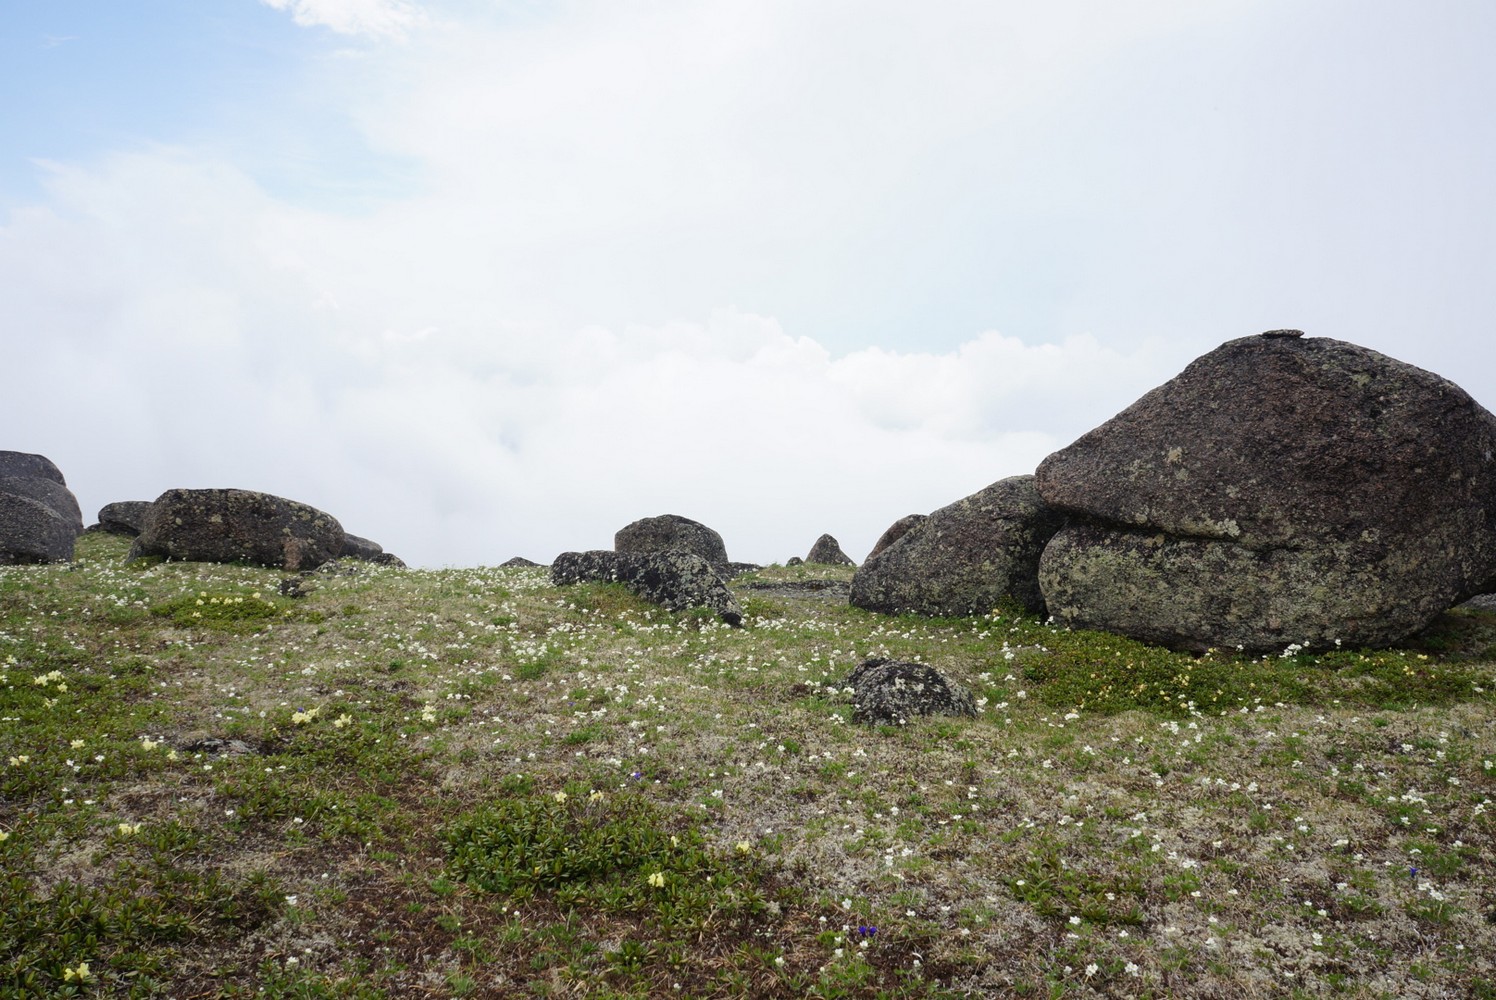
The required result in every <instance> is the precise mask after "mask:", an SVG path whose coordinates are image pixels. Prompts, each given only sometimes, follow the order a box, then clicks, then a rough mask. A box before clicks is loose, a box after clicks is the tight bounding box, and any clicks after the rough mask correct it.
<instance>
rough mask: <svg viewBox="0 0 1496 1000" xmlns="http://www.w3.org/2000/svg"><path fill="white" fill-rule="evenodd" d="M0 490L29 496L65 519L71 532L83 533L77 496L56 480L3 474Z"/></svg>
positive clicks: (0, 480)
mask: <svg viewBox="0 0 1496 1000" xmlns="http://www.w3.org/2000/svg"><path fill="white" fill-rule="evenodd" d="M0 491H3V492H5V493H13V494H15V495H16V496H22V497H30V498H31V499H32V500H35V501H36V502H37V503H39V504H41V505H42V506H43V507H46V508H47V509H48V510H50V511H52V513H54V514H56V515H57V516H58V517H60V518H62V519H63V520H64V521H66V522H67V523H68V524H69V525H70V526H71V527H72V530H73V534H75V535H81V534H83V512H82V511H81V510H79V509H78V498H77V497H75V496H73V491H72V490H70V489H68V488H67V487H66V486H64V485H62V484H61V483H59V482H58V481H57V480H55V479H49V478H47V477H45V476H3V477H0Z"/></svg>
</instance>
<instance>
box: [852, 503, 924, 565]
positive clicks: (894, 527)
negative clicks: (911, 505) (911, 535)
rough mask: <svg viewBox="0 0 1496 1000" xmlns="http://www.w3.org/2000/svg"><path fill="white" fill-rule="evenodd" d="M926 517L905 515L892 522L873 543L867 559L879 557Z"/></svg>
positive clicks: (922, 515)
mask: <svg viewBox="0 0 1496 1000" xmlns="http://www.w3.org/2000/svg"><path fill="white" fill-rule="evenodd" d="M928 516H929V515H928V514H905V515H904V516H903V517H901V518H899V519H898V520H897V521H895V522H893V524H890V525H889V526H888V530H887V531H885V532H883V534H881V535H879V536H878V540H877V541H876V542H874V543H873V551H871V552H869V553H868V554H867V557H868V558H869V559H871V558H873V556H876V555H880V554H881V553H882V552H883V550H884V549H886V548H888V547H889V546H890V545H892V544H893V543H894V542H896V541H898V540H899V539H900V538H903V537H904V536H905V535H906V534H908V532H909V529H910V528H912V527H914V526H915V525H916V524H919V523H920V522H921V521H923V520H924V519H925V518H926V517H928Z"/></svg>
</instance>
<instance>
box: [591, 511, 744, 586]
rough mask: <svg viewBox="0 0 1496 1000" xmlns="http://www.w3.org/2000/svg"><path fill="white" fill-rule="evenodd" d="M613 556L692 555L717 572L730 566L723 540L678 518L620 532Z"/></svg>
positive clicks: (698, 524) (664, 517)
mask: <svg viewBox="0 0 1496 1000" xmlns="http://www.w3.org/2000/svg"><path fill="white" fill-rule="evenodd" d="M613 550H614V551H615V552H629V553H649V552H667V551H679V552H694V553H696V554H697V555H698V556H700V557H701V558H703V559H705V560H706V561H707V562H709V563H711V564H712V567H713V568H714V569H716V570H717V571H718V572H726V571H727V570H728V566H729V562H728V558H727V546H726V545H724V544H723V542H722V536H721V535H719V534H717V533H716V532H715V531H713V530H712V529H711V528H708V527H707V526H706V525H704V524H702V523H701V522H700V521H693V520H691V519H690V518H689V517H681V516H680V515H679V514H661V515H659V516H658V517H646V518H642V519H640V520H638V521H635V522H633V523H632V524H629V525H626V526H625V527H623V528H620V529H619V530H618V532H617V534H615V535H614V536H613Z"/></svg>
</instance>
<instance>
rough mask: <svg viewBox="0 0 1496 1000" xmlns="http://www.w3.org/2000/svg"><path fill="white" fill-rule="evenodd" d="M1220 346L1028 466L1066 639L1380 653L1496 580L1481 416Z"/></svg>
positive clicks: (1356, 371) (1246, 341)
mask: <svg viewBox="0 0 1496 1000" xmlns="http://www.w3.org/2000/svg"><path fill="white" fill-rule="evenodd" d="M1274 333H1275V335H1273V336H1258V337H1245V338H1241V339H1239V340H1233V341H1229V342H1227V343H1226V344H1224V345H1222V346H1221V347H1219V348H1217V349H1216V350H1214V351H1212V352H1210V353H1209V354H1206V355H1204V356H1203V357H1201V358H1199V359H1197V360H1196V361H1194V362H1193V363H1191V364H1190V365H1189V366H1188V367H1187V368H1185V370H1184V371H1183V372H1182V373H1180V374H1179V375H1178V376H1177V377H1175V378H1174V379H1171V380H1170V381H1169V382H1167V383H1165V384H1164V385H1162V386H1160V387H1158V388H1157V389H1154V390H1153V391H1151V392H1149V393H1147V394H1146V395H1144V396H1143V397H1142V398H1141V399H1139V400H1138V401H1137V402H1136V403H1134V404H1132V405H1131V406H1129V407H1128V408H1127V409H1126V410H1124V411H1122V412H1121V413H1119V414H1118V415H1117V416H1116V417H1113V418H1112V419H1111V420H1109V421H1107V422H1106V423H1105V424H1102V425H1101V426H1100V427H1098V428H1096V429H1095V430H1093V431H1091V432H1089V433H1087V434H1086V435H1084V436H1082V437H1081V438H1080V439H1079V440H1077V441H1076V442H1075V443H1074V444H1072V445H1070V446H1069V447H1068V448H1065V449H1063V450H1061V451H1059V452H1056V453H1055V454H1053V455H1051V456H1049V457H1048V458H1046V459H1045V460H1044V462H1043V463H1042V464H1041V465H1040V466H1039V470H1038V489H1039V493H1040V495H1041V496H1042V497H1043V498H1044V500H1045V502H1046V503H1048V504H1050V505H1052V506H1054V507H1057V508H1060V509H1062V510H1064V511H1066V512H1068V513H1070V514H1071V515H1073V516H1074V518H1075V521H1076V523H1074V524H1073V525H1072V526H1071V527H1070V528H1067V529H1066V530H1065V531H1064V532H1061V533H1060V534H1059V535H1058V536H1057V537H1056V538H1055V540H1054V541H1053V542H1052V543H1051V544H1050V550H1049V551H1047V552H1046V553H1045V555H1044V559H1043V562H1042V564H1041V567H1040V582H1041V585H1042V588H1043V592H1044V596H1045V598H1046V600H1047V601H1048V604H1049V610H1050V612H1051V613H1052V614H1054V615H1055V617H1056V618H1057V619H1059V620H1060V621H1061V622H1064V623H1065V624H1068V625H1072V626H1077V627H1087V628H1098V629H1105V630H1107V631H1114V632H1120V633H1122V634H1126V635H1133V636H1135V637H1138V638H1142V639H1147V640H1149V641H1157V642H1167V643H1169V644H1171V645H1177V646H1181V647H1188V648H1197V647H1202V646H1203V647H1210V646H1217V647H1224V646H1238V645H1239V646H1242V647H1243V648H1244V649H1247V650H1251V651H1255V652H1266V651H1271V650H1275V649H1282V648H1285V647H1286V646H1288V645H1289V644H1299V645H1309V646H1311V647H1314V648H1322V647H1324V646H1326V645H1329V644H1332V643H1333V642H1334V640H1336V639H1339V640H1341V642H1342V643H1343V644H1346V645H1367V646H1378V645H1385V644H1388V643H1391V642H1396V641H1398V640H1400V639H1403V638H1405V637H1407V636H1408V635H1410V634H1412V633H1414V632H1416V631H1418V630H1419V629H1421V628H1423V627H1424V626H1425V625H1427V624H1428V623H1429V622H1430V621H1431V620H1432V619H1433V618H1434V617H1435V616H1436V615H1438V614H1439V613H1440V612H1442V611H1444V610H1446V609H1447V608H1449V607H1450V606H1452V605H1453V604H1455V603H1457V602H1458V601H1460V600H1463V599H1464V598H1467V597H1469V596H1472V595H1473V594H1475V593H1478V592H1479V591H1480V590H1481V589H1482V587H1483V586H1484V585H1485V584H1486V582H1487V581H1490V580H1491V579H1492V578H1493V577H1496V458H1493V456H1496V417H1493V416H1492V415H1491V414H1490V413H1489V412H1487V411H1486V410H1485V409H1484V408H1483V407H1481V406H1480V405H1479V404H1478V403H1476V402H1475V401H1474V400H1473V399H1471V398H1470V396H1469V395H1468V394H1467V393H1465V392H1464V391H1463V390H1462V389H1460V388H1459V387H1458V386H1457V385H1455V384H1454V383H1452V382H1450V381H1448V380H1447V379H1444V378H1441V377H1439V376H1437V375H1434V374H1432V373H1430V372H1426V371H1423V370H1422V369H1419V368H1415V367H1413V366H1412V365H1408V364H1404V363H1402V362H1400V361H1396V360H1394V359H1392V358H1389V357H1386V356H1385V355H1382V354H1378V353H1377V352H1375V351H1371V350H1367V349H1366V348H1363V347H1359V346H1356V345H1354V344H1348V343H1345V342H1343V341H1338V340H1331V339H1328V338H1302V337H1297V336H1289V335H1284V334H1279V333H1278V332H1276V331H1275V332H1274Z"/></svg>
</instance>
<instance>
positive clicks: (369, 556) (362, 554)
mask: <svg viewBox="0 0 1496 1000" xmlns="http://www.w3.org/2000/svg"><path fill="white" fill-rule="evenodd" d="M383 553H384V546H383V545H380V544H379V543H378V542H375V541H371V540H370V539H367V538H364V537H363V536H362V535H350V534H348V533H347V532H346V531H345V532H344V533H343V551H341V552H339V553H338V555H339V556H340V557H341V558H344V559H362V560H364V561H365V562H372V561H373V560H374V559H376V558H377V557H379V556H380V555H382V554H383Z"/></svg>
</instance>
